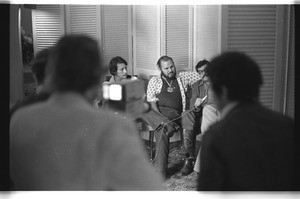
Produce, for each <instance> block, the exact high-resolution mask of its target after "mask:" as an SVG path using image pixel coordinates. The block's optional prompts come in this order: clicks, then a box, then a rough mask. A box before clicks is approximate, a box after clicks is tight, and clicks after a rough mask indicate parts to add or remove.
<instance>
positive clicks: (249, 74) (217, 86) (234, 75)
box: [207, 52, 263, 102]
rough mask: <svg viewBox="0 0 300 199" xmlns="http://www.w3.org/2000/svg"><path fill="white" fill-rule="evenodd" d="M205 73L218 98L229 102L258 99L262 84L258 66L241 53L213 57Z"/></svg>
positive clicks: (227, 53) (228, 53) (226, 53)
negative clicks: (224, 98)
mask: <svg viewBox="0 0 300 199" xmlns="http://www.w3.org/2000/svg"><path fill="white" fill-rule="evenodd" d="M207 73H208V76H209V77H210V80H211V83H212V88H213V90H214V92H215V94H216V96H217V97H218V98H220V97H222V96H223V97H224V93H225V92H226V98H227V99H228V100H230V101H239V102H250V101H254V100H257V99H258V97H259V90H260V86H261V85H262V83H263V80H262V75H261V72H260V68H259V66H258V64H257V63H256V62H255V61H254V60H253V59H251V58H250V57H249V56H247V55H246V54H244V53H241V52H225V53H222V54H221V55H219V56H217V57H215V58H214V59H213V60H212V61H211V63H210V65H209V67H207Z"/></svg>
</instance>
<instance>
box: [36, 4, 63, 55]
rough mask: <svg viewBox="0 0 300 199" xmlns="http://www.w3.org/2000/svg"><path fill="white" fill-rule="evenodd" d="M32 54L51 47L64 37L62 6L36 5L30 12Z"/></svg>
mask: <svg viewBox="0 0 300 199" xmlns="http://www.w3.org/2000/svg"><path fill="white" fill-rule="evenodd" d="M32 25H33V31H32V32H33V47H34V52H35V53H37V52H38V51H40V50H42V49H44V48H46V47H50V46H53V45H54V44H55V43H56V42H57V40H58V39H60V37H61V36H62V35H64V33H65V30H64V9H63V6H62V5H37V6H36V9H35V10H32Z"/></svg>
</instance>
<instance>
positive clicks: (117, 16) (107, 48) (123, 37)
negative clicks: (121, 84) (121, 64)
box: [101, 5, 133, 74]
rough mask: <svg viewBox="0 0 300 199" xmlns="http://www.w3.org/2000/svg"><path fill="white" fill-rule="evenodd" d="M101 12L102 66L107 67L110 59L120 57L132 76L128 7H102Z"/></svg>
mask: <svg viewBox="0 0 300 199" xmlns="http://www.w3.org/2000/svg"><path fill="white" fill-rule="evenodd" d="M101 11H102V12H101V13H102V15H101V21H102V25H101V26H102V27H101V28H102V36H103V42H102V47H103V55H104V64H105V65H107V66H108V63H109V61H110V59H111V58H113V57H115V56H121V57H123V58H124V59H125V60H126V61H127V63H128V74H132V73H133V71H132V52H131V49H132V45H131V30H130V27H131V18H130V6H127V5H103V6H102V8H101Z"/></svg>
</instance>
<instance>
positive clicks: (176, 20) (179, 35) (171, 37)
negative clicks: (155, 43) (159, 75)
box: [165, 5, 192, 71]
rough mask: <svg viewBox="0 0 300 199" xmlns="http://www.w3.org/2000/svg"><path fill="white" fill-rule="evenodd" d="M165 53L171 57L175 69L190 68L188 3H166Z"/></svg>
mask: <svg viewBox="0 0 300 199" xmlns="http://www.w3.org/2000/svg"><path fill="white" fill-rule="evenodd" d="M165 21H166V32H165V34H166V36H165V37H166V41H165V42H166V55H168V56H170V57H172V59H173V60H174V62H175V66H176V68H177V71H182V70H191V66H190V64H189V60H190V57H192V56H190V52H191V50H190V23H189V22H190V9H189V6H188V5H167V6H166V8H165Z"/></svg>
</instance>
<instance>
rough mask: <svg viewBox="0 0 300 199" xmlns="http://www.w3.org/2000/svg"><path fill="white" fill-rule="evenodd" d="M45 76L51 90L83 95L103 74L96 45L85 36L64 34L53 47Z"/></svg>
mask: <svg viewBox="0 0 300 199" xmlns="http://www.w3.org/2000/svg"><path fill="white" fill-rule="evenodd" d="M50 59H51V60H50V61H49V66H47V74H49V77H50V84H51V85H52V86H53V88H54V90H56V91H59V92H62V91H75V92H78V93H84V92H85V91H86V90H88V89H89V88H91V87H93V86H96V85H98V84H99V82H100V81H101V77H102V76H103V75H104V70H105V69H104V68H103V64H102V62H101V53H100V49H99V46H98V42H97V41H96V40H94V39H93V38H91V37H89V36H86V35H66V36H64V37H62V38H61V39H60V40H59V41H58V42H57V44H56V45H55V46H54V48H53V53H52V56H51V57H50Z"/></svg>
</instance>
